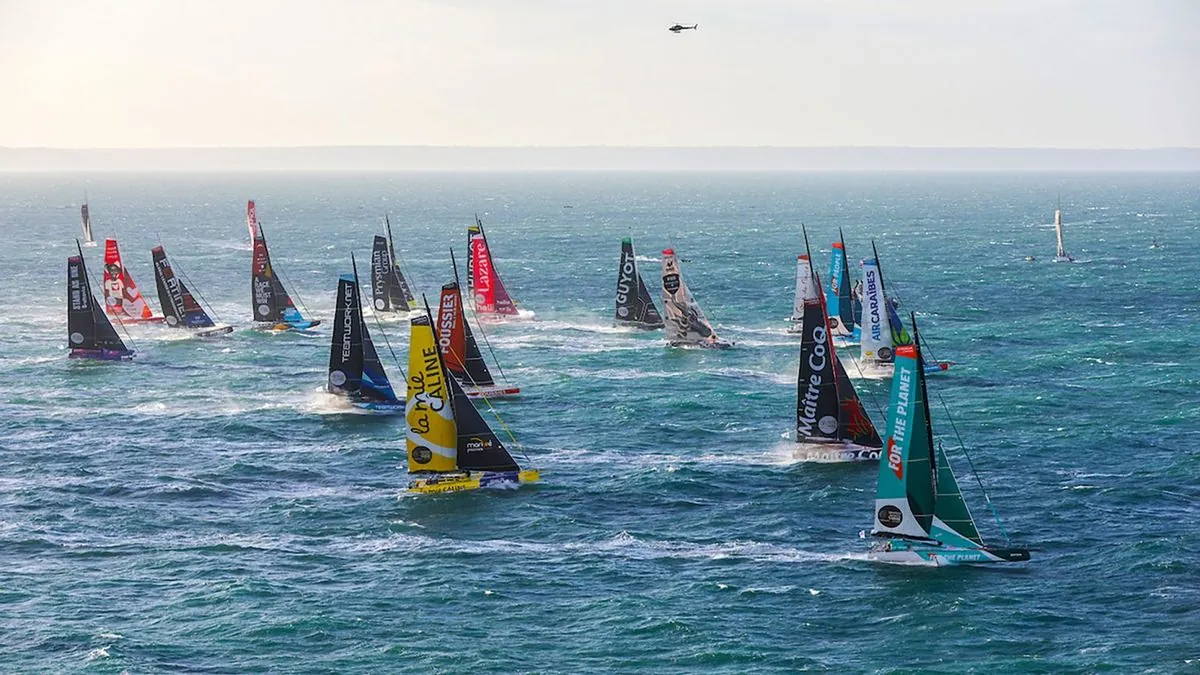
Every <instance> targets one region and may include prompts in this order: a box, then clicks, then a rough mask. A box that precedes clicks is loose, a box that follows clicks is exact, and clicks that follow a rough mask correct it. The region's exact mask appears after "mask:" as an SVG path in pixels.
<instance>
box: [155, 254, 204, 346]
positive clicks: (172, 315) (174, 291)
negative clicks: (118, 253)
mask: <svg viewBox="0 0 1200 675" xmlns="http://www.w3.org/2000/svg"><path fill="white" fill-rule="evenodd" d="M150 256H151V258H152V259H153V262H154V283H155V287H156V288H157V289H158V302H159V303H160V304H161V305H162V308H163V316H165V317H166V323H167V325H168V326H172V327H176V328H181V327H185V326H186V327H188V328H208V327H211V326H213V325H215V324H213V320H212V318H211V317H210V316H209V315H208V312H205V311H204V308H203V307H201V306H200V303H198V302H196V298H195V297H194V296H193V295H192V293H191V291H189V290H188V287H187V286H186V285H185V284H184V283H183V279H180V278H179V277H178V276H176V275H175V270H174V269H172V268H171V262H170V261H169V260H167V253H166V251H164V250H163V247H161V246H155V247H154V248H153V249H151V250H150Z"/></svg>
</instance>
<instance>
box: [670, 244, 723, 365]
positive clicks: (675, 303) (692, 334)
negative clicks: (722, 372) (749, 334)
mask: <svg viewBox="0 0 1200 675" xmlns="http://www.w3.org/2000/svg"><path fill="white" fill-rule="evenodd" d="M662 285H663V305H664V309H665V310H666V331H667V335H666V337H667V341H668V342H670V343H672V344H699V343H701V342H705V341H715V340H716V331H714V330H713V327H712V323H710V322H709V320H708V317H706V316H704V310H702V309H700V305H698V304H696V299H695V298H693V297H692V292H691V291H690V290H688V287H687V284H686V283H684V281H683V275H682V274H680V272H679V262H678V261H677V260H676V259H675V250H674V249H670V248H669V249H666V250H665V251H663V261H662Z"/></svg>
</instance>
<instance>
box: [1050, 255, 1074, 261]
mask: <svg viewBox="0 0 1200 675" xmlns="http://www.w3.org/2000/svg"><path fill="white" fill-rule="evenodd" d="M1054 262H1075V259H1074V258H1072V257H1071V256H1069V255H1056V256H1054Z"/></svg>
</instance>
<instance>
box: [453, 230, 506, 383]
mask: <svg viewBox="0 0 1200 675" xmlns="http://www.w3.org/2000/svg"><path fill="white" fill-rule="evenodd" d="M450 261H451V264H452V265H453V266H454V281H452V282H450V283H448V284H446V285H444V286H442V297H441V301H440V302H439V303H438V317H437V341H438V350H439V351H440V352H441V355H442V361H443V362H444V363H445V364H446V369H447V370H449V371H450V374H451V375H453V376H454V378H455V379H457V380H458V382H459V384H461V385H462V388H463V390H464V391H466V393H467V396H469V397H470V398H501V397H507V396H516V395H517V394H520V393H521V388H520V387H515V386H512V385H510V384H508V383H504V384H497V383H496V380H495V379H494V378H493V377H492V373H491V371H490V370H488V366H487V362H486V361H484V360H483V353H482V352H480V351H479V343H478V342H476V341H475V334H474V333H472V332H471V324H470V322H468V321H467V315H466V311H465V310H464V308H463V299H462V292H461V291H460V289H459V285H458V265H456V264H454V251H453V250H451V251H450ZM497 367H499V364H497ZM500 372H501V375H503V374H504V371H500Z"/></svg>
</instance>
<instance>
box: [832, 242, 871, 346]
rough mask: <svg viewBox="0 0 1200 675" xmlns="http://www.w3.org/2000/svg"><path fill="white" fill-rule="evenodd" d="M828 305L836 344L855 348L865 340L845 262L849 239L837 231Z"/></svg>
mask: <svg viewBox="0 0 1200 675" xmlns="http://www.w3.org/2000/svg"><path fill="white" fill-rule="evenodd" d="M825 303H826V307H827V308H828V310H829V330H830V331H831V332H832V333H833V342H834V344H836V345H837V346H839V347H849V346H851V345H856V344H858V343H859V341H860V340H861V339H862V328H861V327H860V326H859V325H858V321H859V317H860V316H861V313H862V311H861V309H860V310H859V311H858V312H856V311H855V307H856V305H860V304H861V303H858V302H856V300H855V297H854V292H853V288H852V287H851V285H850V264H849V262H848V261H847V260H846V239H845V237H844V236H843V235H842V230H841V228H838V240H837V241H835V242H833V250H832V251H831V252H830V254H829V288H828V289H826V291H825Z"/></svg>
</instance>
